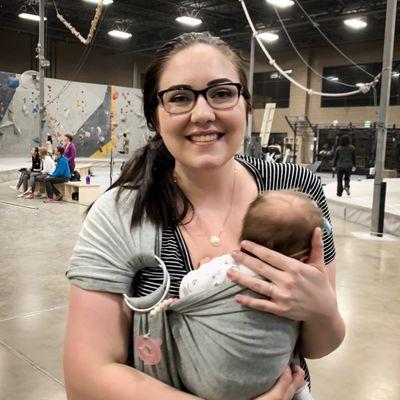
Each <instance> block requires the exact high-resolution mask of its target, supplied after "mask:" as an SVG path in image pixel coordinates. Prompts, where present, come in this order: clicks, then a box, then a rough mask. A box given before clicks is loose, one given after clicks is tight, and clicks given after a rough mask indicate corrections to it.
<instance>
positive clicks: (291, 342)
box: [134, 284, 299, 400]
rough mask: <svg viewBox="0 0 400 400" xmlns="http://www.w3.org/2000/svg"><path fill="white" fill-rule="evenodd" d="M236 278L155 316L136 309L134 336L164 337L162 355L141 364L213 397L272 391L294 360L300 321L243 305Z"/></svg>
mask: <svg viewBox="0 0 400 400" xmlns="http://www.w3.org/2000/svg"><path fill="white" fill-rule="evenodd" d="M239 293H241V294H248V295H251V296H253V297H261V296H257V295H255V294H254V293H252V292H250V291H249V290H248V289H244V288H242V287H240V286H238V285H236V284H228V285H224V286H221V287H220V288H215V289H211V290H209V291H206V292H203V293H198V294H196V295H191V296H188V297H187V298H185V299H183V300H180V301H179V302H177V303H175V304H173V305H171V307H170V308H169V310H167V311H163V312H160V313H158V314H156V315H155V316H152V317H148V314H140V315H139V314H137V313H135V318H134V321H135V322H134V337H136V336H137V335H142V334H144V333H147V332H150V334H151V336H152V337H154V338H161V339H162V345H161V350H162V359H161V362H160V363H159V364H158V365H156V366H146V365H144V364H143V363H142V361H141V360H140V359H139V357H138V355H136V354H135V368H137V369H139V370H141V371H143V372H145V373H147V374H149V375H152V376H154V377H155V378H157V379H159V380H162V381H163V382H165V383H167V384H170V385H172V386H175V387H177V388H181V383H183V385H184V387H186V388H187V389H188V390H189V391H190V392H191V393H193V394H195V395H197V396H200V397H202V398H204V399H207V400H226V399H235V400H250V399H253V398H254V397H255V396H258V395H260V394H263V393H265V392H267V391H268V390H269V389H270V388H271V387H272V386H273V384H274V383H275V381H276V380H277V378H278V377H279V376H280V375H281V374H282V372H283V370H284V368H285V366H286V365H288V363H289V362H290V360H291V356H292V353H293V350H294V347H295V344H296V341H297V337H298V333H299V323H297V322H295V321H289V320H287V319H284V318H280V317H277V316H275V315H271V314H266V313H263V312H260V311H256V310H251V309H248V308H244V307H242V306H241V305H240V304H238V303H236V302H235V301H234V299H233V296H235V295H236V294H239Z"/></svg>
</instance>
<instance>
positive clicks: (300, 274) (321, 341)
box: [228, 228, 345, 358]
mask: <svg viewBox="0 0 400 400" xmlns="http://www.w3.org/2000/svg"><path fill="white" fill-rule="evenodd" d="M242 248H243V249H244V250H246V251H247V252H249V253H252V254H254V256H255V257H256V258H255V257H252V256H250V255H248V254H245V253H243V252H234V253H233V254H232V256H233V258H234V259H235V260H236V261H238V262H240V263H242V264H244V265H246V266H247V267H249V268H250V269H252V270H253V271H255V272H256V273H258V274H259V275H261V276H264V277H265V278H266V279H267V280H268V281H263V280H260V279H257V278H254V277H248V276H245V275H242V274H240V273H239V272H238V271H235V270H230V271H228V277H229V278H230V279H231V280H232V281H234V282H237V283H239V284H240V285H243V286H246V287H248V288H249V289H251V290H252V291H254V292H256V293H259V294H261V295H264V296H265V298H263V299H255V298H253V297H249V296H236V301H237V302H239V303H240V304H242V305H244V306H246V307H251V308H254V309H258V310H261V311H264V312H269V313H272V314H275V315H279V316H282V317H285V318H289V319H292V320H296V321H303V327H302V333H301V337H300V353H301V355H302V356H304V357H306V358H320V357H323V356H325V355H327V354H329V353H331V352H332V351H333V350H335V349H336V348H337V347H339V345H340V343H341V342H342V341H343V339H344V335H345V325H344V321H343V319H342V317H341V315H340V313H339V310H338V306H337V300H336V292H335V284H334V282H335V264H334V263H330V264H329V265H328V266H325V264H324V256H323V243H322V235H321V229H320V228H316V229H315V231H314V235H313V239H312V250H311V254H310V257H309V260H308V261H307V264H304V263H302V262H300V261H298V260H295V259H293V258H290V257H286V256H284V255H282V254H279V253H277V252H275V251H273V250H269V249H267V248H266V247H263V246H260V245H257V244H255V243H252V242H248V241H245V242H243V243H242Z"/></svg>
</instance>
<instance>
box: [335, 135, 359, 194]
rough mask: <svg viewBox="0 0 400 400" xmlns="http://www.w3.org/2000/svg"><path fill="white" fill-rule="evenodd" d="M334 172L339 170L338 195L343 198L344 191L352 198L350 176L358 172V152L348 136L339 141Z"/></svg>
mask: <svg viewBox="0 0 400 400" xmlns="http://www.w3.org/2000/svg"><path fill="white" fill-rule="evenodd" d="M332 170H333V171H336V170H337V189H336V194H337V195H338V196H339V197H341V196H342V193H343V177H344V190H345V191H346V193H347V195H348V196H350V175H351V173H352V172H354V171H355V170H356V151H355V148H354V146H353V145H351V144H350V138H349V136H348V135H343V136H341V137H340V139H339V146H338V147H337V149H336V152H335V156H334V158H333V168H332Z"/></svg>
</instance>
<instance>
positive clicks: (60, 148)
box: [57, 146, 64, 155]
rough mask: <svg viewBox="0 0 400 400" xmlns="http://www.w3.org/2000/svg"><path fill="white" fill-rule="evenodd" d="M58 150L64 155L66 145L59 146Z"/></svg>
mask: <svg viewBox="0 0 400 400" xmlns="http://www.w3.org/2000/svg"><path fill="white" fill-rule="evenodd" d="M57 151H58V152H59V153H60V154H61V155H63V154H64V147H62V146H57Z"/></svg>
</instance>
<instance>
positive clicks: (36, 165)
mask: <svg viewBox="0 0 400 400" xmlns="http://www.w3.org/2000/svg"><path fill="white" fill-rule="evenodd" d="M31 156H32V166H31V168H28V169H26V168H22V169H21V170H20V171H21V175H20V176H19V180H18V183H17V185H16V186H10V188H11V189H13V190H16V191H17V192H19V191H20V188H21V186H22V188H23V192H22V193H21V194H19V195H18V196H17V197H23V196H25V194H26V191H27V190H28V182H29V179H30V177H31V175H33V176H34V175H39V174H40V171H41V169H42V160H41V158H40V157H39V148H38V147H32V148H31Z"/></svg>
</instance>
